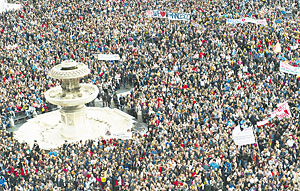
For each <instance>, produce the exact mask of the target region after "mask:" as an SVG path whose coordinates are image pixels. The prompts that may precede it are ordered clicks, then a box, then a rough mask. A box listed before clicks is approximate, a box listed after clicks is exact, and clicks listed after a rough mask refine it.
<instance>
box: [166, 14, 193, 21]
mask: <svg viewBox="0 0 300 191" xmlns="http://www.w3.org/2000/svg"><path fill="white" fill-rule="evenodd" d="M168 19H169V20H177V21H180V20H181V21H189V20H190V19H191V14H190V13H171V12H168Z"/></svg>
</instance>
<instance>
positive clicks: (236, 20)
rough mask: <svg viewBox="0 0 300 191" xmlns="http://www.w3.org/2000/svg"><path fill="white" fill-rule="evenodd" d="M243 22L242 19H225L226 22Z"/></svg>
mask: <svg viewBox="0 0 300 191" xmlns="http://www.w3.org/2000/svg"><path fill="white" fill-rule="evenodd" d="M240 23H242V24H244V21H242V19H227V20H226V24H240Z"/></svg>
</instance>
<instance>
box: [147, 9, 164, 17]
mask: <svg viewBox="0 0 300 191" xmlns="http://www.w3.org/2000/svg"><path fill="white" fill-rule="evenodd" d="M146 16H147V17H148V18H151V17H153V18H167V13H166V12H165V11H159V10H147V11H146Z"/></svg>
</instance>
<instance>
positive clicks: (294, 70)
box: [279, 61, 300, 75]
mask: <svg viewBox="0 0 300 191" xmlns="http://www.w3.org/2000/svg"><path fill="white" fill-rule="evenodd" d="M279 71H280V72H283V73H287V74H294V75H300V68H299V67H294V66H291V65H289V64H288V62H287V61H282V62H280V67H279Z"/></svg>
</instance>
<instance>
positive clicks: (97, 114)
mask: <svg viewBox="0 0 300 191" xmlns="http://www.w3.org/2000/svg"><path fill="white" fill-rule="evenodd" d="M85 114H86V118H85V122H84V123H80V124H79V125H77V126H72V127H70V126H68V127H66V125H64V124H63V123H62V121H61V112H60V111H59V110H57V111H53V112H49V113H45V114H42V115H38V116H37V117H36V118H33V119H30V120H28V121H27V122H26V123H25V124H24V125H22V126H21V127H20V128H19V129H18V130H17V131H15V132H14V133H15V138H16V139H17V140H19V141H21V142H23V141H25V142H27V143H28V144H29V145H31V146H32V145H33V143H34V140H36V141H37V142H38V144H39V146H40V147H41V148H42V149H46V150H49V149H52V148H56V147H59V146H61V145H63V144H64V143H65V141H67V142H68V143H72V142H78V141H80V140H82V141H85V140H89V139H98V138H100V139H110V138H118V139H131V138H132V132H131V129H132V127H133V124H134V122H135V121H134V118H133V117H132V116H130V115H128V114H126V113H124V112H122V111H120V110H118V109H110V108H96V107H87V108H85ZM83 124H84V125H83ZM75 125H76V124H75Z"/></svg>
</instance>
